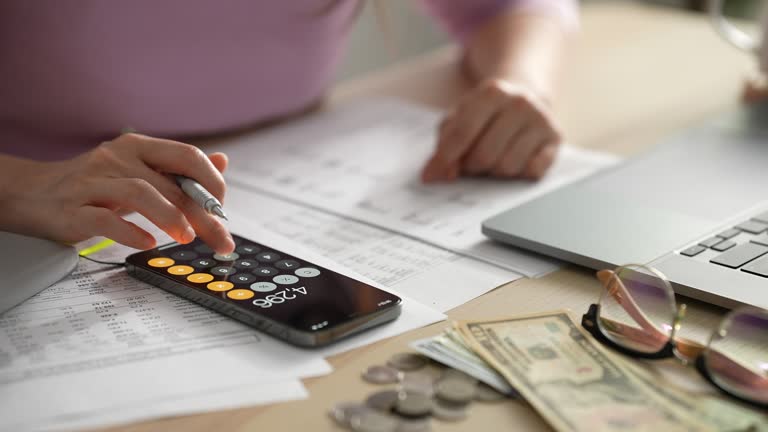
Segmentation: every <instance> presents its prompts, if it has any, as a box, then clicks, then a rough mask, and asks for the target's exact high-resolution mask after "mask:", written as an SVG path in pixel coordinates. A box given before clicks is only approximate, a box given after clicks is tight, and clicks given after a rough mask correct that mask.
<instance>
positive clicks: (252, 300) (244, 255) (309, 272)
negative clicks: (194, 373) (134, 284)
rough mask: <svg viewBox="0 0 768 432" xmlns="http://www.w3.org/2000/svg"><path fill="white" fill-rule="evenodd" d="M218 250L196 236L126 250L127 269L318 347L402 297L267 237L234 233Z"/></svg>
mask: <svg viewBox="0 0 768 432" xmlns="http://www.w3.org/2000/svg"><path fill="white" fill-rule="evenodd" d="M233 238H234V240H235V245H236V249H235V251H234V252H233V253H231V254H227V255H219V254H216V253H214V251H213V250H212V249H211V248H209V247H208V246H207V245H205V244H204V243H203V242H202V241H200V240H199V239H196V240H195V241H193V242H192V243H190V244H186V245H181V244H178V243H171V244H168V245H164V246H160V247H157V248H155V249H150V250H147V251H143V252H138V253H135V254H133V255H131V256H129V257H128V258H126V268H127V270H128V274H130V275H131V276H133V277H135V278H137V279H139V280H142V281H144V282H148V283H150V284H152V285H155V286H157V287H160V288H162V289H164V290H167V291H170V292H172V293H174V294H176V295H179V296H181V297H184V298H186V299H188V300H191V301H193V302H195V303H198V304H201V305H203V306H205V307H208V308H210V309H213V310H215V311H218V312H220V313H222V314H224V315H226V316H228V317H231V318H234V319H236V320H238V321H241V322H243V323H245V324H248V325H250V326H252V327H254V328H256V329H259V330H261V331H263V332H265V333H268V334H270V335H272V336H274V337H277V338H279V339H282V340H284V341H286V342H289V343H291V344H294V345H298V346H303V347H319V346H324V345H328V344H330V343H332V342H334V341H337V340H339V339H342V338H344V337H347V336H349V335H352V334H355V333H359V332H361V331H364V330H366V329H369V328H372V327H375V326H378V325H381V324H384V323H386V322H389V321H392V320H394V319H396V318H397V317H398V316H399V315H400V310H401V303H402V299H401V298H400V297H398V296H396V295H394V294H391V293H388V292H386V291H383V290H380V289H378V288H375V287H373V286H371V285H368V284H366V283H364V282H361V281H359V280H356V279H353V278H351V277H348V276H345V275H342V274H339V273H337V272H335V271H333V270H329V269H327V268H325V267H322V266H319V265H316V264H314V263H312V262H310V261H307V260H304V259H302V258H300V257H297V256H293V255H289V254H287V253H284V252H282V251H279V250H277V249H275V248H272V247H269V246H268V245H265V244H261V243H258V242H255V241H252V240H249V239H246V238H243V237H240V236H236V235H234V236H233Z"/></svg>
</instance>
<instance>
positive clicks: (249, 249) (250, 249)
mask: <svg viewBox="0 0 768 432" xmlns="http://www.w3.org/2000/svg"><path fill="white" fill-rule="evenodd" d="M260 250H261V248H260V247H258V246H256V245H253V244H244V245H242V246H238V247H237V248H236V249H235V252H237V253H239V254H243V255H248V254H255V253H256V252H258V251H260Z"/></svg>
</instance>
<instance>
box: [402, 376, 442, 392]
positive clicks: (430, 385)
mask: <svg viewBox="0 0 768 432" xmlns="http://www.w3.org/2000/svg"><path fill="white" fill-rule="evenodd" d="M400 389H401V390H402V391H405V392H407V393H421V394H424V395H426V396H429V397H432V396H433V395H434V394H435V381H434V378H433V377H432V375H430V374H428V373H423V372H421V371H419V372H404V373H402V374H401V375H400Z"/></svg>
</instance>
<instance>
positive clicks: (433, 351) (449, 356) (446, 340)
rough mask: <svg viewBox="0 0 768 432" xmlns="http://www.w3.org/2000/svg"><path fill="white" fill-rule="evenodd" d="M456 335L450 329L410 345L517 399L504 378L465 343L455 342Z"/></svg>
mask: <svg viewBox="0 0 768 432" xmlns="http://www.w3.org/2000/svg"><path fill="white" fill-rule="evenodd" d="M455 334H456V330H454V329H452V328H449V329H446V331H445V332H444V333H443V334H441V335H439V336H436V337H433V338H427V339H420V340H417V341H413V342H411V344H410V345H411V347H412V348H413V349H415V350H416V351H418V352H420V353H421V354H423V355H425V356H427V357H429V358H431V359H432V360H435V361H437V362H439V363H442V364H444V365H446V366H450V367H452V368H454V369H458V370H460V371H462V372H464V373H465V374H467V375H469V376H471V377H474V378H475V379H477V380H479V381H482V382H484V383H486V384H488V385H489V386H491V387H493V388H495V389H496V390H498V391H499V392H501V393H503V394H505V395H507V396H510V397H516V396H517V393H516V392H515V391H514V390H513V389H512V387H511V386H510V385H509V383H507V381H506V380H505V379H504V377H502V376H501V375H499V374H498V373H497V372H496V371H495V370H494V369H493V368H492V367H490V366H489V365H488V363H486V362H485V361H484V360H483V359H481V358H480V357H478V356H477V354H475V353H474V352H473V351H472V350H470V349H469V348H468V347H466V346H465V345H464V343H463V341H462V342H461V343H457V342H455V340H454V339H456V338H457V336H455Z"/></svg>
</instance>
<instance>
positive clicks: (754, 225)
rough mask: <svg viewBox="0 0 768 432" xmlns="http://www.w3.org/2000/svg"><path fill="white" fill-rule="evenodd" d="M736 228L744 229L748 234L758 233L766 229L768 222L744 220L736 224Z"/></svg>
mask: <svg viewBox="0 0 768 432" xmlns="http://www.w3.org/2000/svg"><path fill="white" fill-rule="evenodd" d="M736 228H738V229H740V230H742V231H746V232H748V233H750V234H760V233H762V232H763V231H765V230H766V229H768V224H764V223H762V222H757V221H746V222H742V223H740V224H738V225H736Z"/></svg>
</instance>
